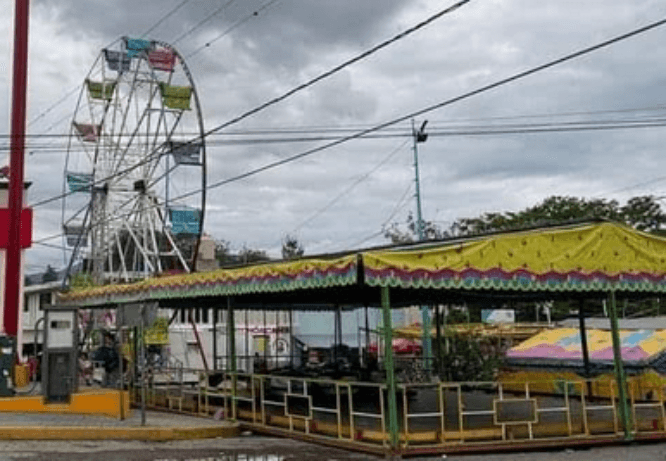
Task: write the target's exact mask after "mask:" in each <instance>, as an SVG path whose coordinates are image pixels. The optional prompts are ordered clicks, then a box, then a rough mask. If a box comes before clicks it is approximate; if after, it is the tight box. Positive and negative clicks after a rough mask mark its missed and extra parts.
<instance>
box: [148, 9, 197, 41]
mask: <svg viewBox="0 0 666 461" xmlns="http://www.w3.org/2000/svg"><path fill="white" fill-rule="evenodd" d="M189 2H190V0H183V1H182V2H180V3H179V4H178V5H177V6H176V7H175V8H172V9H171V11H169V12H168V13H167V14H165V15H164V16H162V18H160V19H159V20H158V21H157V22H156V23H155V24H153V26H152V27H151V28H150V29H148V30H147V31H145V32H144V33H143V34H142V35H141V37H142V38H143V37H145V36H147V35H148V34H149V33H151V32H152V31H153V30H155V29H157V28H158V27H159V26H160V25H161V24H162V23H163V22H164V21H166V20H167V19H168V18H170V17H171V16H173V15H174V14H175V13H176V11H178V10H179V9H181V8H182V7H183V6H185V5H186V4H187V3H189Z"/></svg>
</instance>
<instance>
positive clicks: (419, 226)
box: [412, 119, 432, 374]
mask: <svg viewBox="0 0 666 461" xmlns="http://www.w3.org/2000/svg"><path fill="white" fill-rule="evenodd" d="M427 124H428V121H427V120H424V121H423V123H422V124H421V128H419V129H418V131H417V130H416V126H415V125H414V119H412V139H413V141H414V183H415V186H416V193H415V194H414V195H415V197H416V235H417V236H418V239H419V241H423V240H425V226H424V224H423V213H422V211H421V184H420V181H419V149H418V145H419V144H420V143H424V142H426V140H427V139H428V135H427V134H426V132H425V127H426V125H427ZM421 323H422V325H423V337H422V345H423V367H424V369H425V371H426V373H428V374H430V371H431V369H432V339H431V334H430V333H431V332H430V330H431V329H432V326H431V322H430V308H429V307H428V306H421Z"/></svg>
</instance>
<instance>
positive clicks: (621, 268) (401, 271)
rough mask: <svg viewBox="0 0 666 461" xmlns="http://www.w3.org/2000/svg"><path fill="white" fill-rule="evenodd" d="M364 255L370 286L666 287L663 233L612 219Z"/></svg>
mask: <svg viewBox="0 0 666 461" xmlns="http://www.w3.org/2000/svg"><path fill="white" fill-rule="evenodd" d="M362 258H363V267H364V276H365V282H366V283H367V284H368V285H370V286H390V287H400V288H415V289H419V288H436V289H463V290H465V289H467V290H502V291H507V290H510V291H518V292H525V291H529V292H538V291H550V292H553V291H560V292H572V291H574V292H575V291H608V290H618V291H631V292H639V291H644V292H665V291H666V239H664V238H662V237H658V236H655V235H653V234H647V233H644V232H639V231H636V230H634V229H631V228H629V227H626V226H623V225H620V224H616V223H609V222H602V223H593V224H586V225H578V226H571V227H560V228H551V229H538V230H532V231H522V232H512V233H505V234H497V235H492V236H485V237H479V238H476V239H465V240H461V241H459V242H456V243H450V244H445V245H437V246H423V247H420V248H418V249H409V250H397V251H396V250H387V251H371V252H367V253H364V254H363V255H362Z"/></svg>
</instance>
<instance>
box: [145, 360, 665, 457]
mask: <svg viewBox="0 0 666 461" xmlns="http://www.w3.org/2000/svg"><path fill="white" fill-rule="evenodd" d="M150 373H152V375H151V376H150V377H148V379H147V380H146V382H147V383H148V386H149V388H148V390H147V393H146V395H147V396H148V402H147V404H148V405H149V406H151V407H163V408H168V409H171V410H177V411H183V412H191V413H194V414H198V415H207V416H210V415H213V414H215V415H216V416H217V417H218V418H223V419H228V420H236V421H240V422H242V423H243V424H246V425H248V426H249V427H255V428H270V429H272V430H277V431H282V432H284V433H285V434H286V435H288V434H289V433H299V434H306V435H308V436H310V437H315V438H316V437H321V438H327V439H337V440H342V441H346V442H351V443H358V444H372V445H374V446H378V445H379V446H386V445H388V443H389V440H390V437H389V433H388V432H389V431H388V429H387V428H388V427H389V424H388V394H387V392H388V391H387V387H386V385H385V384H383V383H370V382H351V381H339V380H338V381H336V380H330V379H316V378H306V377H283V376H275V375H261V374H249V373H229V372H208V373H205V372H203V371H201V370H189V369H184V368H179V369H161V370H150ZM184 376H195V377H196V380H195V381H190V382H187V380H185V379H184V378H183V377H184ZM618 395H619V393H618V392H617V384H616V382H615V381H614V380H608V379H605V380H533V381H516V382H483V383H479V382H465V383H440V382H433V383H402V384H399V385H398V387H397V394H396V396H397V402H398V419H399V421H398V430H399V440H400V445H401V446H402V447H403V448H404V449H409V447H433V446H434V447H437V446H439V447H445V446H448V445H451V444H455V445H460V444H478V443H509V442H510V443H516V442H519V441H526V442H529V441H540V440H554V439H585V438H592V437H597V436H604V437H611V438H612V437H616V438H619V437H622V436H623V435H624V428H623V427H622V422H621V418H620V417H619V412H620V405H619V400H618ZM627 395H628V400H629V402H628V403H629V409H630V412H631V425H630V427H629V428H628V429H629V433H630V434H633V435H635V434H652V435H654V434H661V435H664V436H666V386H664V385H663V384H661V382H659V381H657V382H655V383H654V384H649V385H648V384H645V382H644V381H640V380H638V379H634V378H630V379H629V380H628V394H627ZM132 396H133V398H134V399H135V401H136V399H137V398H139V397H140V393H138V392H133V393H132Z"/></svg>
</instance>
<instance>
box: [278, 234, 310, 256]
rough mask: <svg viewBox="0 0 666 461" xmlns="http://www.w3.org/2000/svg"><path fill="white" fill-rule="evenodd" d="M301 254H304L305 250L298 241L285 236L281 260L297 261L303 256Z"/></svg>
mask: <svg viewBox="0 0 666 461" xmlns="http://www.w3.org/2000/svg"><path fill="white" fill-rule="evenodd" d="M303 253H305V249H304V248H303V245H301V244H300V243H299V241H298V239H297V238H296V237H295V236H293V235H289V234H287V235H286V236H285V237H284V239H283V240H282V259H287V260H289V259H298V258H300V257H302V256H303Z"/></svg>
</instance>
